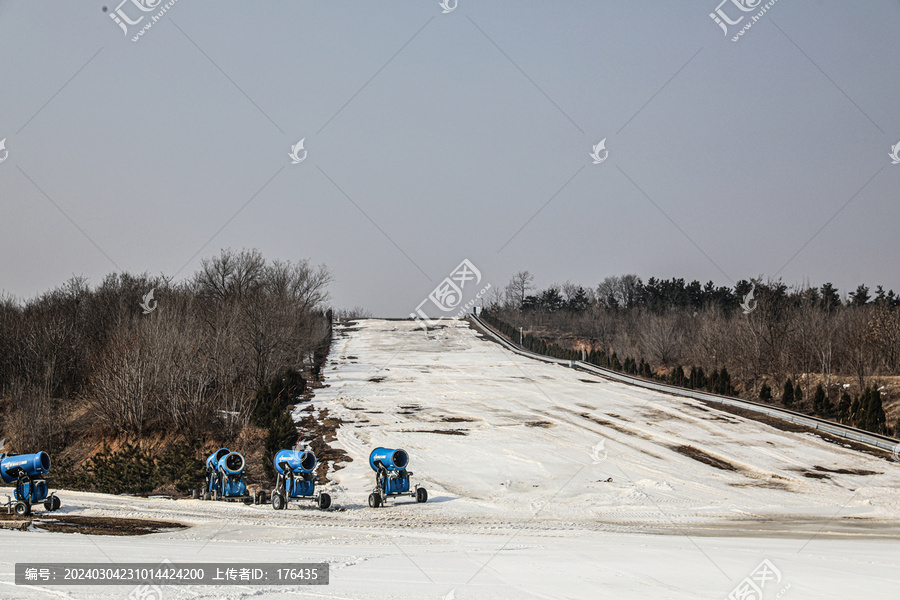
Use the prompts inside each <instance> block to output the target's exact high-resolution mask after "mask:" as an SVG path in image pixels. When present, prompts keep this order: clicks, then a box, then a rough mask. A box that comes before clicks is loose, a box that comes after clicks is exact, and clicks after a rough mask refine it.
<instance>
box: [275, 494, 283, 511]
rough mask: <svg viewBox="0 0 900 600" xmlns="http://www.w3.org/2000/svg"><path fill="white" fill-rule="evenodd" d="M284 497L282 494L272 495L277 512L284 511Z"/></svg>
mask: <svg viewBox="0 0 900 600" xmlns="http://www.w3.org/2000/svg"><path fill="white" fill-rule="evenodd" d="M284 505H285V501H284V496H282V495H281V494H272V508H274V509H275V510H284Z"/></svg>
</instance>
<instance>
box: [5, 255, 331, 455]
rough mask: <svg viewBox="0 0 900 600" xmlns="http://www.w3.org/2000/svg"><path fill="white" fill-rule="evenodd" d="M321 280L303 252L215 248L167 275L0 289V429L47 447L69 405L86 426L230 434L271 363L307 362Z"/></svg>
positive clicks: (322, 298)
mask: <svg viewBox="0 0 900 600" xmlns="http://www.w3.org/2000/svg"><path fill="white" fill-rule="evenodd" d="M330 281H331V275H330V273H329V271H328V269H327V268H326V267H324V266H316V265H312V264H310V263H309V262H308V261H306V260H299V261H277V260H276V261H266V260H265V259H264V258H263V257H262V255H261V254H260V253H259V252H258V251H256V250H244V251H240V252H234V251H231V250H226V251H223V252H221V253H220V254H219V255H218V256H216V257H214V258H210V259H206V260H203V262H202V267H201V268H200V270H199V272H197V273H196V274H195V275H194V276H193V277H192V278H190V279H188V280H187V281H185V282H183V283H179V284H173V283H172V282H171V281H168V280H165V279H163V278H160V277H151V276H147V275H141V276H134V275H129V274H113V275H109V276H107V277H106V278H105V279H104V280H103V282H102V283H101V284H100V285H99V286H97V287H96V288H91V287H90V286H88V285H87V282H86V281H85V280H84V279H82V278H77V277H76V278H73V279H71V280H70V281H68V282H67V283H66V284H65V285H63V286H62V287H60V288H58V289H55V290H53V291H50V292H47V293H45V294H43V295H41V296H39V297H37V298H34V299H32V300H29V301H27V302H18V301H16V300H15V299H12V298H10V297H4V298H0V398H3V399H4V403H3V405H2V406H3V407H4V413H5V414H4V415H3V416H4V419H3V427H4V433H5V434H6V436H7V437H8V438H9V439H10V440H11V441H12V443H13V445H14V446H15V447H16V450H21V451H26V450H30V449H33V448H36V447H38V444H39V443H40V444H42V446H40V447H43V448H45V449H47V448H51V447H52V445H53V444H55V445H56V446H57V447H59V446H61V445H64V444H65V443H66V440H65V439H64V438H65V436H66V435H67V432H66V431H65V427H64V424H65V422H66V420H67V418H68V416H69V415H72V414H81V415H82V416H83V420H82V422H83V423H87V424H89V425H90V426H91V427H92V428H94V429H95V430H97V431H98V432H99V431H103V432H106V433H125V434H141V433H145V432H148V431H150V430H156V431H170V432H173V433H176V434H177V435H180V436H182V437H184V438H186V439H198V438H200V437H209V436H210V435H216V434H223V435H232V434H234V433H235V432H236V431H238V430H239V429H240V428H241V427H243V426H244V425H245V424H246V423H247V421H248V418H249V413H250V411H251V410H252V402H253V399H254V395H255V392H256V390H257V389H258V388H259V387H261V386H262V385H264V384H265V383H266V382H267V381H268V380H269V379H270V378H271V377H272V376H273V375H274V374H275V373H277V372H280V371H283V370H284V369H286V368H295V369H298V370H301V371H302V370H308V369H309V368H310V367H311V366H312V362H313V354H314V351H315V348H316V347H317V345H319V344H320V343H321V341H322V339H323V338H324V336H325V335H326V334H327V331H328V326H329V322H328V319H327V318H326V316H325V315H324V310H325V304H326V302H327V300H328V293H327V286H328V283H329V282H330ZM151 290H153V292H154V301H155V304H154V303H153V302H150V303H149V304H147V305H145V306H147V307H148V308H152V310H151V311H149V312H147V311H146V310H145V309H144V308H143V307H142V306H141V304H142V302H143V299H144V297H145V295H146V294H147V293H148V292H150V291H151Z"/></svg>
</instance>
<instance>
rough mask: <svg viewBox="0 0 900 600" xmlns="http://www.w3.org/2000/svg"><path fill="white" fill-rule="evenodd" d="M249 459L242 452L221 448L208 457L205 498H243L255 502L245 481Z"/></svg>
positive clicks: (204, 487)
mask: <svg viewBox="0 0 900 600" xmlns="http://www.w3.org/2000/svg"><path fill="white" fill-rule="evenodd" d="M246 466H247V461H245V460H244V455H243V454H241V453H240V452H232V451H231V450H229V449H228V448H220V449H219V450H217V451H215V452H214V453H212V454H210V455H209V457H208V458H207V459H206V482H205V484H204V486H203V499H204V500H242V501H243V502H244V503H245V504H250V503H252V502H253V498H252V497H250V494H248V493H247V485H246V484H245V483H244V469H245V468H246Z"/></svg>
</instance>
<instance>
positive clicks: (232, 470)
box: [217, 452, 247, 475]
mask: <svg viewBox="0 0 900 600" xmlns="http://www.w3.org/2000/svg"><path fill="white" fill-rule="evenodd" d="M245 466H247V461H245V460H244V455H243V454H241V453H240V452H230V453H228V454H226V455H225V456H224V457H223V458H221V459H219V463H218V466H217V468H218V470H219V471H222V472H223V473H225V474H226V475H240V474H241V473H243V472H244V467H245Z"/></svg>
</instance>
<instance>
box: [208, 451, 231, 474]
mask: <svg viewBox="0 0 900 600" xmlns="http://www.w3.org/2000/svg"><path fill="white" fill-rule="evenodd" d="M229 454H231V450H229V449H228V448H219V449H218V450H216V451H215V452H213V453H212V454H210V455H209V457H208V458H207V459H206V470H207V471H215V470H216V469H218V467H219V461H220V460H222V459H223V458H225V457H226V456H228V455H229Z"/></svg>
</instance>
